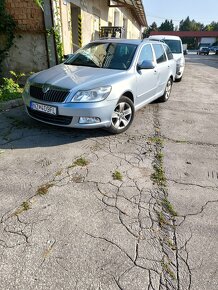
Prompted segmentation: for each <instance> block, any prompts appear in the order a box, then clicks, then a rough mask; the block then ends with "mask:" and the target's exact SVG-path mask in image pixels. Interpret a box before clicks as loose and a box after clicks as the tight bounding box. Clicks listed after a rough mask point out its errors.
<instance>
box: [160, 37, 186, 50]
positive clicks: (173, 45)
mask: <svg viewBox="0 0 218 290" xmlns="http://www.w3.org/2000/svg"><path fill="white" fill-rule="evenodd" d="M163 41H164V42H165V43H166V44H167V45H168V46H169V48H170V50H171V51H172V53H182V46H181V41H180V40H173V39H163Z"/></svg>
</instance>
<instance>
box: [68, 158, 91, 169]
mask: <svg viewBox="0 0 218 290" xmlns="http://www.w3.org/2000/svg"><path fill="white" fill-rule="evenodd" d="M88 164H89V162H88V160H86V159H85V158H84V157H80V158H78V159H76V160H75V161H74V162H73V164H72V165H70V166H68V168H73V167H75V166H86V165H88Z"/></svg>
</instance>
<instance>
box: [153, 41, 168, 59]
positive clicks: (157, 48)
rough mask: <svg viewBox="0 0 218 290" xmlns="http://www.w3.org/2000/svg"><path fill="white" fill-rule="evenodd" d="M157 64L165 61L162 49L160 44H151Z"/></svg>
mask: <svg viewBox="0 0 218 290" xmlns="http://www.w3.org/2000/svg"><path fill="white" fill-rule="evenodd" d="M153 47H154V52H155V56H156V61H157V63H161V62H164V61H166V60H167V58H166V54H165V51H164V48H163V46H162V45H161V44H153Z"/></svg>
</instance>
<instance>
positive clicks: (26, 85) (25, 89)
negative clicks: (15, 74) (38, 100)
mask: <svg viewBox="0 0 218 290" xmlns="http://www.w3.org/2000/svg"><path fill="white" fill-rule="evenodd" d="M24 92H25V93H27V94H29V92H30V82H29V81H28V80H27V81H26V84H25V87H24Z"/></svg>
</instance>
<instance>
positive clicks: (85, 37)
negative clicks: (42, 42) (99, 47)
mask: <svg viewBox="0 0 218 290" xmlns="http://www.w3.org/2000/svg"><path fill="white" fill-rule="evenodd" d="M61 2H62V1H61ZM76 7H77V8H79V9H80V12H79V14H80V17H81V28H82V29H81V41H80V43H78V41H77V38H78V34H80V33H79V32H78V31H79V28H78V25H80V24H78V22H79V20H78V16H77V15H76V13H77V12H75V13H74V12H72V9H73V8H76ZM61 13H62V31H63V46H64V54H68V53H72V52H73V51H75V50H77V49H78V48H79V47H80V46H83V45H85V44H87V43H88V42H90V41H92V40H95V39H98V38H99V31H100V26H107V25H108V6H107V0H89V1H87V0H69V1H68V2H66V4H63V2H62V4H61ZM75 30H76V31H75ZM73 44H74V45H73Z"/></svg>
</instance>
